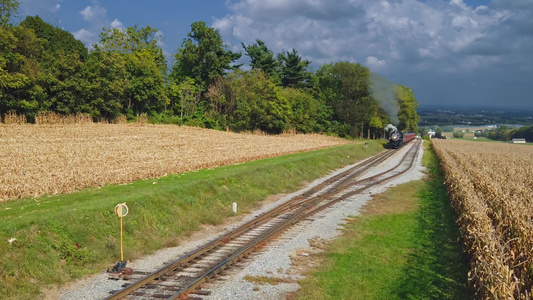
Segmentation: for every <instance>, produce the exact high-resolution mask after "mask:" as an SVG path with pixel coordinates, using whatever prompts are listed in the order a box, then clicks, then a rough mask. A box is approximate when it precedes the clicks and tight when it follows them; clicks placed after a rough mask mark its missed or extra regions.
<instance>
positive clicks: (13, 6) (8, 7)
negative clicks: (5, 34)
mask: <svg viewBox="0 0 533 300" xmlns="http://www.w3.org/2000/svg"><path fill="white" fill-rule="evenodd" d="M19 5H20V2H19V1H16V0H0V28H1V27H7V26H9V25H10V22H11V21H12V19H13V17H15V16H17V14H18V7H19Z"/></svg>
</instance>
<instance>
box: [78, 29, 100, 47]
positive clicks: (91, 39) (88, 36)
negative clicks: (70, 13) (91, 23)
mask: <svg viewBox="0 0 533 300" xmlns="http://www.w3.org/2000/svg"><path fill="white" fill-rule="evenodd" d="M73 35H74V37H75V38H76V39H78V40H80V41H82V42H83V43H84V44H86V45H92V44H94V43H96V40H95V39H96V37H97V35H96V34H95V33H93V32H90V31H87V30H85V29H80V30H78V31H76V32H74V33H73Z"/></svg>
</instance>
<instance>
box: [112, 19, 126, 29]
mask: <svg viewBox="0 0 533 300" xmlns="http://www.w3.org/2000/svg"><path fill="white" fill-rule="evenodd" d="M109 26H111V28H117V29H123V28H124V24H122V22H120V21H119V20H118V19H114V20H113V22H111V24H109Z"/></svg>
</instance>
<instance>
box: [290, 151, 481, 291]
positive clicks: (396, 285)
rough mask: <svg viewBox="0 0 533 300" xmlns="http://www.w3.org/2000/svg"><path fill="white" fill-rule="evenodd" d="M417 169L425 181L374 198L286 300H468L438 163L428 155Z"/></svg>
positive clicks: (464, 258)
mask: <svg viewBox="0 0 533 300" xmlns="http://www.w3.org/2000/svg"><path fill="white" fill-rule="evenodd" d="M426 146H427V143H426ZM423 162H424V165H425V166H426V167H427V168H428V172H427V173H428V174H427V175H428V176H427V177H426V178H425V179H424V180H420V181H414V182H410V183H407V184H403V185H400V186H397V187H393V188H390V189H388V190H387V191H386V192H385V193H383V194H380V195H375V196H374V199H373V200H372V201H370V202H369V203H368V204H367V205H366V206H365V208H364V212H363V214H362V215H360V216H357V217H354V218H353V219H351V220H350V222H349V223H348V224H347V225H346V226H345V230H344V232H343V234H342V236H341V237H340V238H339V239H336V240H335V241H333V242H332V243H331V244H330V245H329V246H328V248H327V250H326V252H325V253H324V254H322V255H323V257H322V259H323V263H322V264H321V267H320V268H319V270H313V271H311V272H310V273H309V274H308V276H307V277H306V278H305V279H304V280H302V281H301V282H300V285H301V287H302V288H301V290H300V291H298V292H297V293H296V295H294V297H291V298H295V299H472V298H473V293H472V291H471V289H470V288H469V287H468V286H467V273H468V270H469V265H468V257H467V255H466V253H465V252H464V251H463V250H462V247H461V246H462V244H461V241H460V233H459V230H458V228H457V226H456V225H455V217H454V214H453V212H452V210H451V207H450V205H449V199H448V197H447V194H446V188H445V186H444V184H443V177H442V172H441V170H440V165H439V162H438V159H437V158H436V156H435V154H434V153H433V152H432V151H431V150H430V149H427V148H426V151H425V153H424V158H423Z"/></svg>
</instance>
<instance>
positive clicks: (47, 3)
mask: <svg viewBox="0 0 533 300" xmlns="http://www.w3.org/2000/svg"><path fill="white" fill-rule="evenodd" d="M19 2H20V12H21V15H23V16H35V15H39V16H40V17H41V18H43V19H44V20H45V21H46V22H49V23H51V24H54V25H56V26H57V25H59V24H60V23H61V19H60V18H59V16H58V15H57V12H58V11H59V9H60V8H61V2H63V0H24V1H19Z"/></svg>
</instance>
